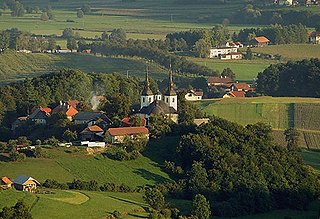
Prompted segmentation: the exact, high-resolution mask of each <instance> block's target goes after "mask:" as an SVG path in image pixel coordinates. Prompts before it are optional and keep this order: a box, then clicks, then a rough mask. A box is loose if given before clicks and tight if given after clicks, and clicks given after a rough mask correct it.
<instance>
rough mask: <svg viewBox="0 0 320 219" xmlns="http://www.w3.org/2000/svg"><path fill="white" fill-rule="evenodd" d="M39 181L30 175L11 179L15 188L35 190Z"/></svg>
mask: <svg viewBox="0 0 320 219" xmlns="http://www.w3.org/2000/svg"><path fill="white" fill-rule="evenodd" d="M39 185H40V183H39V182H38V181H37V180H36V179H34V178H32V177H30V176H18V177H17V178H15V179H14V180H13V186H14V188H15V189H16V190H20V191H28V192H35V191H36V189H37V186H39Z"/></svg>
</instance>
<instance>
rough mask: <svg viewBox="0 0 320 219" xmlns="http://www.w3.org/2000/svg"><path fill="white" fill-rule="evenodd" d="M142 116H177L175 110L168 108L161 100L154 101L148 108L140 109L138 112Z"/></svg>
mask: <svg viewBox="0 0 320 219" xmlns="http://www.w3.org/2000/svg"><path fill="white" fill-rule="evenodd" d="M140 113H142V114H147V115H150V114H156V115H159V114H177V110H175V109H174V108H173V107H169V105H168V104H167V103H165V102H164V101H163V100H155V101H153V102H152V103H151V104H150V105H149V106H145V107H142V109H141V110H140Z"/></svg>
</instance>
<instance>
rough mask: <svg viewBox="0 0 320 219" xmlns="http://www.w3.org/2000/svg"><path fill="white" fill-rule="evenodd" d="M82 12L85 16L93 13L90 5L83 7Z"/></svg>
mask: <svg viewBox="0 0 320 219" xmlns="http://www.w3.org/2000/svg"><path fill="white" fill-rule="evenodd" d="M81 11H83V13H84V14H88V13H90V12H91V7H90V5H88V4H85V5H82V7H81Z"/></svg>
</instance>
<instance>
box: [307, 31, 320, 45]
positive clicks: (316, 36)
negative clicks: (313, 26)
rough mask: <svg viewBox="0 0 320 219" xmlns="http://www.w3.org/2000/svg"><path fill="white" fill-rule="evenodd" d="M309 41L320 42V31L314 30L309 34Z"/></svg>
mask: <svg viewBox="0 0 320 219" xmlns="http://www.w3.org/2000/svg"><path fill="white" fill-rule="evenodd" d="M309 43H312V44H320V32H312V33H311V34H310V35H309Z"/></svg>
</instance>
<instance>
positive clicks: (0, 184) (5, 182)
mask: <svg viewBox="0 0 320 219" xmlns="http://www.w3.org/2000/svg"><path fill="white" fill-rule="evenodd" d="M12 184H13V182H12V181H11V180H10V179H9V178H8V177H6V176H4V177H2V178H1V179H0V188H4V189H6V188H11V187H12Z"/></svg>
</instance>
